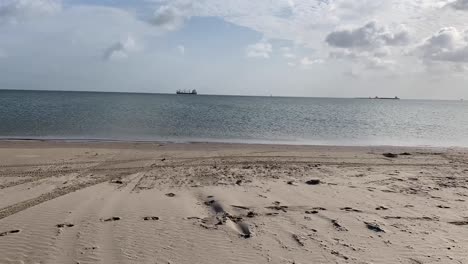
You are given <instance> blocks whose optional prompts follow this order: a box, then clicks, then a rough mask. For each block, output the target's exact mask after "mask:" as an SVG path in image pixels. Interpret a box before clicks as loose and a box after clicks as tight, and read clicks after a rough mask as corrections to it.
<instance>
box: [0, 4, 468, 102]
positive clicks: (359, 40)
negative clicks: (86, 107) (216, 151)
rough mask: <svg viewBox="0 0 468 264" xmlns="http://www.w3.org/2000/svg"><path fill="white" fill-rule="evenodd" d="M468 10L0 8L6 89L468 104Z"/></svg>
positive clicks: (1, 73)
mask: <svg viewBox="0 0 468 264" xmlns="http://www.w3.org/2000/svg"><path fill="white" fill-rule="evenodd" d="M467 84H468V0H255V1H252V0H198V1H191V0H127V1H124V0H99V1H98V0H0V89H28V90H29V89H31V90H36V89H37V90H75V91H117V92H150V93H174V92H175V91H176V90H177V89H197V90H198V91H199V93H201V94H231V95H260V96H269V95H274V96H312V97H367V96H392V97H393V96H399V97H401V98H427V99H455V100H458V99H461V98H465V99H468V85H467Z"/></svg>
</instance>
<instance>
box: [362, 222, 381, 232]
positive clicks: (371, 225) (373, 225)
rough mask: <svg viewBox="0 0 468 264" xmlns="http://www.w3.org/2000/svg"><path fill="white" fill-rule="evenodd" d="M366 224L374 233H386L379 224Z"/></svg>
mask: <svg viewBox="0 0 468 264" xmlns="http://www.w3.org/2000/svg"><path fill="white" fill-rule="evenodd" d="M364 224H366V227H367V229H369V230H372V231H374V232H380V233H385V230H383V229H382V228H381V227H380V226H379V225H378V224H376V223H369V222H364Z"/></svg>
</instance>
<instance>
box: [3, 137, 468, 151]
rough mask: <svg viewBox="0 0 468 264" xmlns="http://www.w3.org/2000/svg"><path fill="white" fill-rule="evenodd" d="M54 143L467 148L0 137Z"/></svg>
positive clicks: (449, 147)
mask: <svg viewBox="0 0 468 264" xmlns="http://www.w3.org/2000/svg"><path fill="white" fill-rule="evenodd" d="M9 142H16V143H27V142H31V143H38V142H42V143H56V144H60V143H63V144H66V143H70V144H120V145H125V144H165V145H169V144H170V145H200V144H202V145H203V144H204V145H227V146H230V145H231V146H232V145H239V146H242V145H245V146H283V147H288V146H289V147H293V146H296V147H340V148H401V149H403V148H405V149H434V150H437V149H438V150H450V149H459V150H468V146H453V145H387V144H327V143H323V144H314V143H311V144H307V143H304V142H285V141H278V142H274V141H271V142H269V141H252V142H248V141H247V142H246V141H242V140H239V141H224V140H219V141H217V140H213V141H211V140H200V141H197V140H195V141H190V140H187V141H184V140H181V141H174V140H126V139H99V138H97V139H96V138H89V139H79V138H68V139H65V138H36V137H31V138H28V137H21V138H14V137H5V138H2V137H0V147H1V145H2V143H9Z"/></svg>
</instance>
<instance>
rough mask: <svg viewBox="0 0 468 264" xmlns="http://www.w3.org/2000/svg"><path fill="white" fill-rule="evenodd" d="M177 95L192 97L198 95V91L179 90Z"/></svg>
mask: <svg viewBox="0 0 468 264" xmlns="http://www.w3.org/2000/svg"><path fill="white" fill-rule="evenodd" d="M176 94H190V95H197V90H195V89H193V90H177V91H176Z"/></svg>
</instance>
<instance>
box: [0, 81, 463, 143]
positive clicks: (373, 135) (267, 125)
mask: <svg viewBox="0 0 468 264" xmlns="http://www.w3.org/2000/svg"><path fill="white" fill-rule="evenodd" d="M0 138H3V139H15V138H23V139H25V138H27V139H70V140H135V141H140V140H141V141H152V140H154V141H172V142H243V143H285V144H318V145H402V146H464V147H466V146H468V102H463V101H424V100H367V99H337V98H286V97H242V96H209V95H198V96H191V95H175V94H174V95H166V94H125V93H92V92H51V91H11V90H0Z"/></svg>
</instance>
